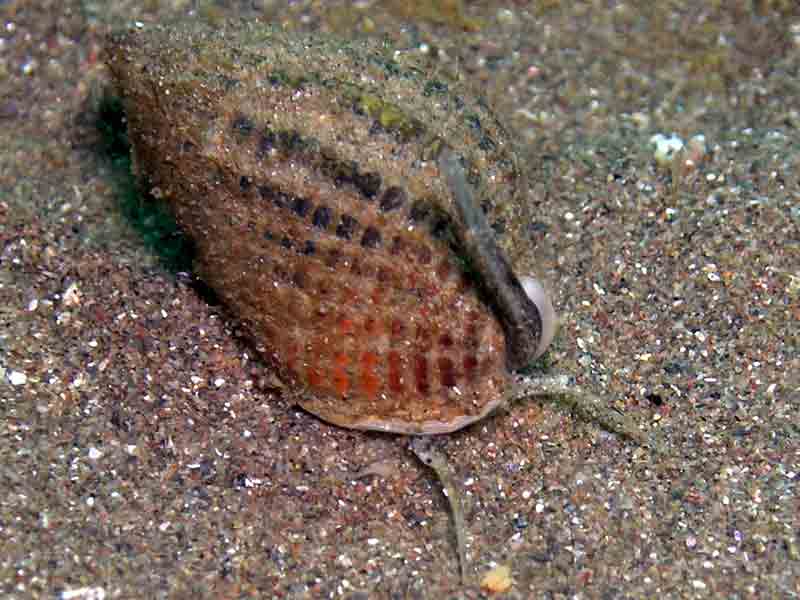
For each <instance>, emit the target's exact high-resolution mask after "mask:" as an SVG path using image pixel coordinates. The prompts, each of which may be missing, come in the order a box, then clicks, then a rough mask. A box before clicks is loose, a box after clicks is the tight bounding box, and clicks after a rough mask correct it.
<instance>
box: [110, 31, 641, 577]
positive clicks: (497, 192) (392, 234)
mask: <svg viewBox="0 0 800 600" xmlns="http://www.w3.org/2000/svg"><path fill="white" fill-rule="evenodd" d="M106 58H107V63H108V65H109V67H110V70H111V74H112V78H113V82H114V85H115V87H116V92H117V94H118V95H119V96H120V97H121V99H122V101H123V105H124V107H125V110H126V114H127V120H128V128H129V135H130V139H131V142H132V147H133V155H134V165H135V169H136V171H137V174H138V176H139V177H140V179H141V180H142V181H143V183H144V185H145V186H146V189H147V190H149V191H150V192H151V193H152V194H153V195H154V196H156V197H159V198H162V199H163V200H164V201H166V202H167V203H168V204H169V205H170V206H171V208H172V210H173V212H174V213H175V216H176V218H177V220H178V222H179V224H180V225H181V227H182V228H183V229H184V230H185V231H186V232H187V233H188V235H189V236H190V237H191V238H192V239H193V240H194V243H195V244H196V250H197V265H196V268H197V274H198V276H199V277H200V278H201V279H202V280H204V281H205V282H206V283H207V284H208V285H209V286H210V287H211V288H212V289H214V291H215V292H216V293H217V294H218V295H219V296H220V298H221V299H222V300H223V301H224V302H225V303H226V305H227V306H228V307H229V309H230V310H231V312H232V313H233V314H234V315H235V316H236V317H237V318H238V319H239V320H240V321H241V323H242V325H243V326H244V328H245V329H246V331H247V332H248V333H249V335H250V336H251V337H252V338H253V340H254V341H255V345H256V346H257V347H258V348H259V349H261V353H262V356H263V357H264V358H265V359H266V360H267V361H268V362H269V363H270V365H271V366H272V367H273V368H274V369H275V370H276V373H278V374H279V376H280V377H281V378H282V379H283V380H284V382H285V383H286V387H287V389H289V390H292V391H293V392H295V393H296V395H297V399H298V402H299V404H300V405H301V406H303V407H304V408H305V409H306V410H308V411H309V412H311V413H313V414H315V415H317V416H319V417H320V418H322V419H324V420H326V421H329V422H331V423H334V424H336V425H340V426H343V427H350V428H356V429H372V430H380V431H387V432H397V433H404V434H439V433H447V432H451V431H454V430H457V429H459V428H462V427H464V426H466V425H469V424H470V423H474V422H475V421H477V420H479V419H482V418H483V417H485V416H486V415H488V414H489V413H490V412H491V411H492V410H494V409H495V408H496V407H498V406H500V405H502V404H503V403H504V402H505V401H507V400H508V399H510V398H511V397H515V396H520V395H527V394H530V393H541V392H544V393H548V392H550V391H551V390H555V391H557V392H562V391H563V390H564V380H563V379H559V378H556V379H555V380H541V379H536V380H534V381H532V382H531V381H526V380H523V379H521V378H519V377H517V376H516V375H515V372H516V371H518V370H519V369H521V368H522V367H524V366H526V365H527V364H529V363H530V362H531V361H532V360H533V359H534V358H535V357H537V356H538V355H539V354H541V353H542V352H543V351H544V349H545V348H546V347H547V345H548V344H549V343H550V340H551V339H552V336H553V332H554V330H555V314H554V312H553V308H552V305H551V304H550V301H549V299H548V298H547V295H546V294H544V292H543V289H542V287H541V285H539V283H538V282H537V281H536V280H534V279H531V278H522V282H520V280H519V279H518V278H517V276H516V275H515V274H514V272H513V271H512V269H511V267H510V264H509V262H508V260H507V259H506V258H505V256H504V254H503V252H502V251H501V250H500V248H499V247H498V245H497V243H496V242H495V239H494V236H493V232H492V229H491V228H490V226H489V225H488V222H487V219H486V216H485V215H484V211H483V208H482V206H481V204H482V203H487V202H489V203H494V205H495V206H499V205H512V204H514V203H516V202H519V196H520V195H521V194H522V190H521V189H520V188H521V187H522V186H521V184H520V177H519V167H518V165H517V159H516V157H515V155H514V152H513V151H512V149H511V146H512V144H511V143H510V140H509V138H508V134H507V133H506V132H505V130H504V129H503V127H502V126H501V125H500V123H499V121H498V120H497V119H496V118H495V116H494V115H493V114H492V113H491V111H490V110H489V109H488V107H487V106H486V104H485V103H484V102H482V101H481V100H478V99H475V98H474V97H473V96H471V95H470V94H469V93H468V92H467V91H466V89H465V88H464V87H463V85H462V84H460V83H459V82H458V81H457V80H455V79H447V78H444V76H443V75H442V74H441V73H438V72H433V71H432V70H431V69H430V68H429V67H426V66H425V65H424V64H422V63H420V62H418V61H416V60H415V59H414V58H413V57H411V56H409V55H408V54H403V53H396V52H395V51H394V50H393V49H392V48H391V47H389V46H387V45H386V44H383V43H381V42H376V41H344V40H339V39H334V38H330V37H325V36H303V35H297V34H290V33H285V32H282V31H280V30H277V29H274V28H271V27H266V26H261V25H257V24H246V23H244V24H229V25H226V26H224V27H221V28H217V29H211V28H208V27H205V26H202V25H198V24H183V25H179V26H177V27H161V26H154V27H151V28H146V29H134V30H131V31H127V32H122V33H115V34H112V35H111V37H110V39H109V44H108V47H107V57H106ZM588 412H589V413H590V416H591V418H593V419H594V420H597V419H596V416H597V415H596V414H595V412H596V411H594V409H590V410H589V411H588ZM612 428H615V429H618V430H619V429H622V430H623V431H624V430H626V429H629V428H627V427H619V426H617V425H615V424H613V423H612ZM629 431H630V430H629ZM412 448H413V449H414V451H415V452H416V453H417V455H418V456H420V457H421V458H426V457H427V458H429V457H430V456H431V451H432V450H431V448H430V446H423V445H422V444H421V443H417V444H412ZM427 462H429V463H430V462H431V461H430V460H428V461H427ZM440 477H441V473H440ZM454 510H455V509H454ZM460 548H462V549H463V545H462V544H460ZM463 564H464V563H463V556H462V568H463Z"/></svg>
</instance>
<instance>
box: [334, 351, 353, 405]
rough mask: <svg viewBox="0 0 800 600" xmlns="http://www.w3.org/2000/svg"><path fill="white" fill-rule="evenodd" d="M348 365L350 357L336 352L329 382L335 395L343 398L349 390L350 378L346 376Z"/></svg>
mask: <svg viewBox="0 0 800 600" xmlns="http://www.w3.org/2000/svg"><path fill="white" fill-rule="evenodd" d="M349 364H350V357H349V356H347V354H345V353H344V352H337V353H336V354H335V355H334V356H333V366H332V369H331V380H332V381H333V387H334V389H335V390H336V393H337V394H338V395H339V396H340V397H342V398H344V397H345V396H347V392H348V391H349V389H350V376H349V375H348V374H347V367H348V365H349Z"/></svg>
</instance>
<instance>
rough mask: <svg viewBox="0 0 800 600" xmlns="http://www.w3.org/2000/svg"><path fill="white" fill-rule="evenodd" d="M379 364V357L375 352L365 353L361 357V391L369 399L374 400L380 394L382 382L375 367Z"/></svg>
mask: <svg viewBox="0 0 800 600" xmlns="http://www.w3.org/2000/svg"><path fill="white" fill-rule="evenodd" d="M377 364H378V355H377V354H375V353H374V352H364V353H363V354H362V355H361V378H360V383H361V387H360V389H361V391H362V392H363V393H364V395H365V396H367V398H374V397H375V396H377V394H378V390H379V389H380V386H381V380H380V379H379V378H378V376H377V374H376V373H375V366H376V365H377Z"/></svg>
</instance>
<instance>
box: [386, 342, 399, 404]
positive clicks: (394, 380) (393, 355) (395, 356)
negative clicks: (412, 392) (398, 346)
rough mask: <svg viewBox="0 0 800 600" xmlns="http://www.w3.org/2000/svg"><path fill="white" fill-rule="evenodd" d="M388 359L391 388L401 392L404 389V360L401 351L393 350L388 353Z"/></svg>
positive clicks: (397, 392) (393, 390) (396, 392)
mask: <svg viewBox="0 0 800 600" xmlns="http://www.w3.org/2000/svg"><path fill="white" fill-rule="evenodd" d="M386 361H387V363H388V366H389V390H390V391H391V392H394V393H395V394H399V393H401V392H402V391H403V360H402V358H401V357H400V353H399V352H397V351H395V350H392V351H391V352H389V354H387V356H386Z"/></svg>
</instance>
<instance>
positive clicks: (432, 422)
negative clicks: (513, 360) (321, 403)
mask: <svg viewBox="0 0 800 600" xmlns="http://www.w3.org/2000/svg"><path fill="white" fill-rule="evenodd" d="M504 400H505V395H503V394H500V395H499V397H498V398H497V399H496V400H493V401H491V402H488V403H487V404H486V405H485V406H484V407H483V408H482V409H481V411H480V412H478V413H475V414H472V415H467V414H463V415H459V416H457V417H453V418H452V419H448V420H440V419H429V420H427V421H408V420H403V419H400V418H394V419H392V418H387V419H383V418H380V417H374V416H373V417H362V418H356V419H348V418H342V417H336V416H332V415H321V414H319V413H315V412H313V411H309V412H311V413H312V414H314V415H315V416H317V417H319V418H320V419H322V420H323V421H326V422H328V423H331V424H333V425H336V426H338V427H344V428H346V429H357V430H360V431H378V432H381V433H395V434H403V435H442V434H447V433H453V432H454V431H458V430H459V429H463V428H465V427H467V426H469V425H472V424H473V423H475V422H477V421H480V420H482V419H484V418H486V417H487V416H488V415H490V414H491V413H492V412H494V411H495V410H496V409H497V408H498V407H499V406H501V405H502V404H503V403H504Z"/></svg>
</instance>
